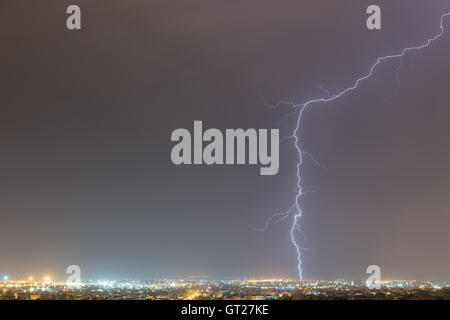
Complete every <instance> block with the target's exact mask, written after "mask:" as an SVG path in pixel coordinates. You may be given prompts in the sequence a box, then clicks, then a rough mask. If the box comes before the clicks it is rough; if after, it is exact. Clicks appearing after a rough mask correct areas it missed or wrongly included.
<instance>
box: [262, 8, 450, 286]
mask: <svg viewBox="0 0 450 320" xmlns="http://www.w3.org/2000/svg"><path fill="white" fill-rule="evenodd" d="M448 16H450V12H448V13H444V14H442V15H441V19H440V32H439V33H438V34H436V35H435V36H433V37H431V38H429V39H427V40H426V42H425V43H424V44H422V45H418V46H414V47H407V48H404V49H403V50H402V51H401V52H400V53H397V54H392V55H387V56H383V57H379V58H378V59H376V61H375V62H374V64H372V66H371V67H370V69H369V72H368V73H367V74H365V75H363V76H361V77H360V78H358V79H356V81H355V82H354V84H353V85H352V86H350V87H348V88H346V89H344V90H338V89H337V87H336V86H333V89H335V90H333V92H331V91H329V90H327V89H326V88H324V87H323V86H320V89H321V91H322V92H324V93H325V94H326V95H327V97H325V98H317V99H312V100H309V101H306V102H303V103H301V104H296V103H294V102H290V101H279V102H278V103H276V104H275V105H269V104H267V103H266V102H264V104H265V105H266V106H269V107H271V108H278V107H279V106H281V105H286V104H287V105H291V106H292V107H293V108H294V109H295V110H296V112H295V113H297V112H298V118H297V122H296V127H295V129H294V130H293V132H292V134H291V135H290V136H288V137H285V138H283V139H282V140H281V142H283V141H285V140H289V139H292V140H293V143H294V146H295V149H296V151H297V153H298V158H299V161H298V163H297V194H296V196H295V202H294V204H293V205H292V206H291V207H290V208H289V210H288V211H286V212H283V213H278V214H275V215H273V216H272V217H270V218H269V219H267V220H266V224H265V226H264V228H262V229H256V230H258V231H265V230H267V228H268V227H269V225H270V223H271V222H272V220H274V219H275V218H277V217H278V220H276V222H279V221H281V220H284V219H286V218H287V217H288V216H289V215H290V213H291V212H292V213H293V223H292V226H291V229H290V236H291V242H292V244H293V246H294V248H295V252H296V254H297V270H298V275H299V279H300V280H302V279H303V275H302V250H304V249H305V248H303V247H302V246H301V243H300V241H298V240H297V239H296V231H297V232H299V231H300V220H301V217H302V214H303V211H302V208H301V206H300V200H301V198H302V197H303V196H304V195H305V194H306V191H304V189H303V186H302V177H301V173H300V169H301V167H302V165H303V160H304V156H305V155H307V156H308V157H309V158H310V159H311V160H312V161H313V162H315V163H316V164H318V165H320V166H322V165H321V164H320V163H319V162H318V161H316V160H315V159H314V158H313V157H312V155H311V154H310V153H307V152H305V151H304V150H303V149H302V147H301V143H300V137H299V131H300V127H301V121H302V116H303V113H304V112H305V111H306V110H307V109H308V108H309V107H311V106H312V105H314V104H316V103H327V102H332V101H334V100H337V99H339V98H341V97H343V96H344V95H346V94H347V93H349V92H352V91H354V90H356V89H358V87H359V85H360V84H361V82H363V81H364V80H367V79H370V78H371V77H372V75H373V73H374V71H375V69H376V68H377V66H378V65H380V64H382V63H383V62H386V61H389V60H395V59H400V63H399V66H398V67H397V69H396V79H397V88H396V90H397V89H398V85H399V69H400V67H401V66H402V63H403V58H404V57H405V56H406V55H407V54H408V53H410V52H413V51H419V50H423V49H425V48H427V47H429V46H430V45H431V44H432V43H433V42H435V41H436V40H438V39H439V38H440V37H442V36H443V35H444V31H445V30H444V20H445V18H446V17H448ZM292 115H293V112H291V113H289V114H288V115H287V116H285V118H284V119H283V120H282V121H285V120H286V119H287V117H290V116H292ZM322 167H323V166H322ZM300 234H301V233H300ZM301 235H302V236H304V235H303V234H301Z"/></svg>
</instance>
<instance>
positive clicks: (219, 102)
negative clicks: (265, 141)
mask: <svg viewBox="0 0 450 320" xmlns="http://www.w3.org/2000/svg"><path fill="white" fill-rule="evenodd" d="M70 4H78V5H79V6H80V7H81V9H82V28H83V29H82V30H81V31H68V30H67V29H66V21H65V20H66V17H67V15H66V13H65V12H66V8H67V6H68V5H70ZM370 4H378V5H380V6H381V9H382V30H380V31H369V30H368V29H367V28H366V25H365V24H366V17H367V15H366V13H365V11H366V8H367V6H368V5H370ZM449 11H450V2H449V1H447V0H433V1H427V0H417V1H416V0H395V1H392V0H389V1H366V0H364V1H355V0H339V1H337V0H317V1H300V0H276V1H275V0H245V1H243V0H230V1H217V0H189V1H186V0H152V1H139V0H126V1H125V0H120V1H119V0H96V1H89V0H76V1H75V0H74V1H66V0H64V1H63V0H60V1H50V0H39V1H29V0H27V1H25V0H1V2H0V150H1V151H0V155H1V157H0V274H9V275H10V276H11V277H16V278H17V277H25V276H28V275H30V274H33V275H35V276H36V277H37V276H40V275H44V274H52V275H54V277H56V278H58V277H59V278H63V277H64V272H65V269H66V267H67V266H68V265H72V264H76V265H79V266H80V267H81V270H82V277H83V279H86V278H90V279H113V278H115V279H122V278H135V279H148V278H161V277H187V276H190V275H210V276H212V277H215V278H244V277H289V278H295V277H296V276H297V271H296V255H295V251H294V248H293V247H292V244H291V243H290V234H289V232H290V227H291V222H292V219H291V218H289V220H285V221H282V222H280V223H278V224H276V225H274V226H272V227H271V228H270V229H269V230H268V231H266V232H265V233H259V232H255V231H254V230H253V229H252V228H251V226H256V227H261V226H263V225H264V223H265V219H266V218H268V217H269V216H271V215H272V214H273V213H275V212H280V211H284V210H286V209H287V208H288V207H289V206H290V205H291V204H292V203H293V201H294V197H295V194H296V175H295V171H296V168H295V167H296V164H297V160H298V157H297V154H296V152H295V149H294V148H293V146H292V144H290V143H289V142H286V143H283V144H282V146H281V149H280V171H279V173H278V175H276V176H260V175H259V166H211V167H208V166H175V165H173V164H172V162H171V159H170V152H171V149H172V147H173V145H174V143H172V142H170V134H171V133H172V131H173V130H175V129H177V128H188V129H190V130H192V129H191V128H192V126H193V121H194V120H202V121H203V125H204V127H205V128H219V129H222V130H224V129H225V128H280V131H281V134H282V135H288V134H289V133H290V132H291V130H292V129H293V128H294V126H295V120H296V117H295V116H294V117H290V118H289V119H288V121H286V122H284V123H282V124H281V125H280V124H279V122H278V121H279V120H281V119H282V118H283V117H284V115H285V114H286V113H288V112H290V111H292V110H291V109H290V108H289V106H282V107H281V108H279V109H276V110H273V109H271V108H267V107H265V106H264V102H263V101H262V100H261V99H260V98H259V95H262V96H263V97H264V98H265V99H266V100H267V102H268V103H276V102H277V101H278V100H292V101H296V102H302V101H306V100H309V99H311V98H317V97H322V96H323V95H324V93H323V92H321V91H320V89H319V86H320V85H321V84H322V85H330V86H333V85H336V86H337V88H338V89H340V90H342V89H345V88H347V87H349V86H351V85H353V82H354V81H355V79H357V78H358V77H359V76H361V75H363V74H366V73H367V71H368V69H369V68H370V66H371V65H372V64H373V63H374V61H375V60H376V58H377V57H379V56H383V55H386V54H392V53H398V52H399V51H401V50H402V49H403V48H404V47H408V46H411V45H417V44H422V43H423V42H424V41H425V40H426V39H428V38H430V37H431V36H433V35H435V34H437V33H438V32H439V20H440V15H441V14H442V13H445V12H449ZM445 25H446V27H447V30H446V32H447V34H446V35H444V36H443V37H442V38H441V39H440V40H439V41H438V42H436V43H434V44H433V45H432V46H430V47H429V48H427V49H426V50H423V51H419V52H416V53H411V54H408V55H407V57H406V58H405V59H404V60H403V63H402V64H401V67H400V68H399V66H400V64H399V63H400V61H399V60H392V61H390V62H386V63H384V64H383V65H381V66H380V67H379V68H377V69H376V72H375V74H374V77H373V78H372V79H371V80H369V81H365V82H363V83H362V84H361V87H360V88H359V90H357V91H354V92H352V93H351V94H348V95H346V96H345V97H343V98H342V99H339V100H338V101H335V102H332V103H327V104H315V105H314V107H313V108H311V109H309V110H308V112H307V113H306V114H305V115H304V118H303V122H302V129H301V130H300V134H301V140H302V143H303V146H304V148H305V150H307V151H308V152H311V153H312V154H314V156H315V158H317V159H318V160H319V161H320V162H321V163H323V164H324V165H326V166H327V170H323V169H321V168H320V167H317V166H315V165H314V164H313V163H312V162H311V161H309V160H306V161H305V165H304V166H303V167H302V170H301V172H302V175H303V177H304V179H303V185H304V188H305V190H311V191H315V192H314V193H311V194H308V195H306V196H305V197H304V198H303V203H302V206H303V208H304V217H303V219H302V231H303V232H304V234H305V235H306V236H307V237H308V239H309V242H308V243H305V244H304V245H305V246H307V247H310V248H312V249H313V250H308V251H305V252H304V256H303V258H304V263H303V266H304V276H305V278H309V279H324V278H326V279H336V278H338V277H345V278H350V279H365V278H366V274H365V271H366V268H367V266H369V265H372V264H376V265H379V266H380V267H381V272H382V277H383V278H386V279H388V278H396V279H428V280H433V279H436V280H438V279H449V278H450V250H449V244H450V232H449V226H450V214H449V210H450V196H449V192H450V168H449V164H450V139H449V137H450V126H449V119H450V108H449V107H450V104H449V102H448V101H449V90H450V81H449V80H448V79H450V60H449V56H450V19H448V21H446V24H445ZM396 70H399V72H398V74H399V77H400V85H399V86H398V89H397V90H396V87H397V80H396Z"/></svg>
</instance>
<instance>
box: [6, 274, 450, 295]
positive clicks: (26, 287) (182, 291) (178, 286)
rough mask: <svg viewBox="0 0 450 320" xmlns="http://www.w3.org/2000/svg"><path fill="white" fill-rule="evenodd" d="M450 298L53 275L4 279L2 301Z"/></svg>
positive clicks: (271, 283) (400, 286)
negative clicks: (73, 279)
mask: <svg viewBox="0 0 450 320" xmlns="http://www.w3.org/2000/svg"><path fill="white" fill-rule="evenodd" d="M17 299H18V300H328V299H333V300H335V299H337V300H398V299H401V300H449V299H450V282H448V281H436V282H429V281H415V280H395V281H394V280H393V281H383V282H382V283H381V288H380V289H376V290H373V289H368V288H367V287H366V284H365V283H364V282H355V281H346V280H336V281H324V280H314V281H312V280H310V281H298V280H283V279H265V280H263V279H261V280H229V281H218V280H217V281H214V280H158V281H157V280H155V281H96V282H92V281H89V282H87V283H81V284H78V285H67V284H65V283H64V282H61V283H59V282H54V281H52V280H51V279H50V278H47V279H45V280H41V281H35V280H33V279H31V278H30V279H28V280H16V281H3V282H0V300H17Z"/></svg>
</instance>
